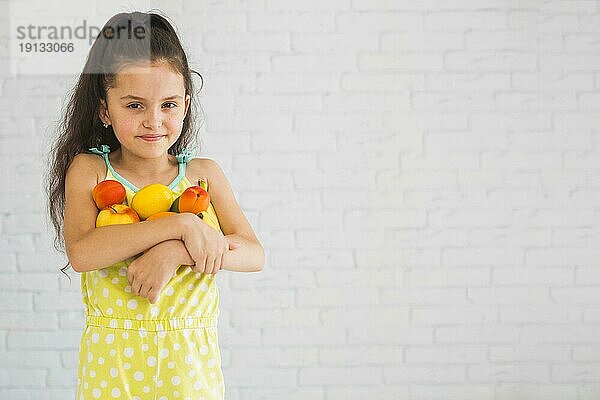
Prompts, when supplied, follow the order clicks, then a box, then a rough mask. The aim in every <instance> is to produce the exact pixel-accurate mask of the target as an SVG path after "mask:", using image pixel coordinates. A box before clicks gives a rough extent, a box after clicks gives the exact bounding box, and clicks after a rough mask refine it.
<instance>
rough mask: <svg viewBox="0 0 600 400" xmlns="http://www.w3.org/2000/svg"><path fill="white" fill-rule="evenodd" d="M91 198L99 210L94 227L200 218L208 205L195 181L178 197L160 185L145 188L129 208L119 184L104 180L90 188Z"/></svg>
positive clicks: (204, 186) (205, 188) (200, 184)
mask: <svg viewBox="0 0 600 400" xmlns="http://www.w3.org/2000/svg"><path fill="white" fill-rule="evenodd" d="M92 197H93V199H94V202H95V203H96V207H98V209H99V210H100V212H99V213H98V217H97V218H96V227H99V226H105V225H118V224H131V223H134V222H140V221H151V220H153V219H157V218H161V217H166V216H169V215H173V214H177V213H183V212H190V213H193V214H196V215H197V216H198V217H200V218H203V215H202V212H203V211H206V210H207V209H208V206H209V204H210V195H209V194H208V183H207V181H206V179H205V178H201V179H199V180H198V185H196V186H190V187H189V188H187V189H185V190H184V191H183V192H182V193H181V195H179V196H174V194H173V192H172V191H171V189H169V187H168V186H165V185H163V184H161V183H153V184H151V185H146V186H144V187H143V188H141V189H140V190H139V191H137V192H136V193H135V194H134V195H133V198H132V199H131V204H130V205H127V204H124V203H126V201H125V200H126V198H127V196H126V193H125V187H124V186H123V185H122V184H121V182H119V181H115V180H112V179H107V180H104V181H102V182H100V183H98V184H97V185H96V186H94V188H93V189H92Z"/></svg>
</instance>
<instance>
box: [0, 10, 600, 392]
mask: <svg viewBox="0 0 600 400" xmlns="http://www.w3.org/2000/svg"><path fill="white" fill-rule="evenodd" d="M8 4H9V3H8V2H7V1H6V0H0V7H1V8H2V12H0V20H2V22H4V24H2V28H1V29H2V31H1V32H0V43H1V44H2V45H1V46H0V51H1V53H0V54H2V56H1V57H0V95H1V97H0V132H1V135H0V159H1V160H2V164H3V166H4V168H1V169H0V184H1V185H2V191H1V192H0V206H1V208H2V210H1V212H0V235H1V236H0V258H1V259H2V262H1V263H0V399H44V400H46V399H61V400H63V399H67V398H74V394H75V384H76V368H77V346H78V340H79V337H80V334H81V331H82V329H83V323H84V320H83V305H82V304H81V299H80V295H79V279H78V275H77V274H76V273H74V272H73V271H70V275H71V277H72V278H73V284H72V285H69V282H68V280H67V279H66V278H64V276H63V275H62V274H60V273H59V272H58V268H60V267H61V266H62V265H63V264H64V257H63V256H62V255H57V254H56V253H55V252H54V251H53V249H52V246H51V240H52V231H51V229H50V227H49V225H48V224H49V222H48V221H46V216H45V215H44V211H43V210H44V209H45V208H44V205H43V204H42V201H43V196H42V194H41V193H40V188H41V181H40V178H41V173H42V172H43V170H44V168H45V166H44V164H43V162H42V159H43V157H44V156H45V155H46V146H47V143H48V138H49V137H50V136H51V135H52V134H53V127H54V124H55V122H56V121H57V119H58V118H59V112H60V107H61V105H62V104H63V103H64V99H65V96H66V91H67V90H68V89H69V88H70V87H71V85H72V83H73V77H72V76H68V75H60V74H59V75H57V76H48V75H43V74H40V75H31V74H18V75H13V74H11V73H10V60H9V54H10V53H9V50H8V49H9V47H8V45H9V43H8V37H9V28H10V26H9V25H10V24H9V21H8V20H7V19H8V15H9V14H8ZM153 7H156V8H160V9H162V10H164V11H165V12H167V13H168V14H169V15H170V17H171V18H172V19H173V20H174V21H175V23H176V25H177V28H178V30H179V31H180V32H181V34H182V39H183V43H184V45H185V47H186V49H187V50H188V51H189V60H190V62H191V65H192V67H193V68H195V69H197V70H199V71H200V72H201V73H202V75H203V77H204V79H205V82H204V84H205V86H204V90H203V94H202V98H201V101H202V104H203V107H204V110H205V111H206V114H207V123H206V125H205V126H204V127H203V128H202V130H201V131H200V133H199V134H200V137H201V142H202V143H203V145H204V152H203V154H202V156H206V157H211V158H215V159H217V160H218V161H219V163H220V164H221V165H222V166H223V168H224V169H225V171H226V173H227V175H228V177H229V179H230V181H231V183H232V185H233V188H234V190H235V192H236V195H237V196H238V200H239V202H240V204H241V206H242V207H243V209H244V211H245V213H246V215H247V216H248V218H249V219H250V221H251V223H252V225H253V227H254V229H255V231H256V232H257V234H258V236H259V238H260V239H261V241H262V243H263V245H264V247H265V250H266V254H267V263H266V265H265V269H264V271H263V272H261V273H260V274H241V273H231V272H221V273H220V275H219V283H220V294H221V309H222V314H221V319H220V332H219V335H220V345H221V348H222V357H223V369H224V374H225V379H226V387H227V389H226V395H227V399H228V400H257V399H264V400H267V399H272V400H274V399H278V400H279V399H286V400H299V399H303V400H305V399H311V400H338V399H339V400H358V399H360V400H362V399H369V400H400V399H402V400H404V399H407V400H520V399H527V400H530V399H536V400H570V399H578V400H583V399H586V400H587V399H597V398H599V397H600V263H599V262H598V260H600V251H598V250H597V248H596V246H597V245H598V243H599V241H600V234H599V233H598V229H597V226H598V215H599V213H598V209H597V203H596V201H598V200H599V199H600V171H599V167H600V161H599V160H600V157H599V155H600V154H598V153H599V152H600V147H599V146H600V143H599V141H600V139H599V133H598V132H599V128H598V127H599V126H600V118H599V117H598V115H597V111H598V110H599V109H600V92H598V91H597V90H598V89H599V88H600V56H599V55H598V50H599V49H600V47H599V45H598V42H599V41H598V39H599V35H600V28H599V27H600V0H570V1H547V0H419V1H408V0H407V1H404V0H329V1H296V0H285V1H284V0H251V1H243V0H237V1H191V0H180V1H175V2H170V3H169V5H165V4H157V2H150V1H137V2H135V1H133V2H127V5H125V10H126V11H130V10H132V9H135V8H138V9H141V10H147V9H150V8H153ZM73 10H77V11H76V12H74V14H73V13H71V14H73V15H72V17H73V18H74V19H75V20H77V19H78V18H88V19H89V20H90V21H94V22H96V21H97V22H98V23H99V24H102V23H103V22H104V21H105V20H106V19H107V18H108V16H109V15H112V14H113V13H116V12H119V11H123V8H122V3H121V2H120V1H109V2H106V1H102V2H100V1H98V2H95V6H90V7H89V11H88V9H87V8H86V11H82V9H81V8H80V7H77V8H73ZM85 13H89V14H85Z"/></svg>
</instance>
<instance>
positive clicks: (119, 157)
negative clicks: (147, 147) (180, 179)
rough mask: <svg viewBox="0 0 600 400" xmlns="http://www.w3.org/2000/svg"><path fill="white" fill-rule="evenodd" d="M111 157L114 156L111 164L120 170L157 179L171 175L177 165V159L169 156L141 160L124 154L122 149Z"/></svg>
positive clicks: (127, 153)
mask: <svg viewBox="0 0 600 400" xmlns="http://www.w3.org/2000/svg"><path fill="white" fill-rule="evenodd" d="M110 155H112V156H113V157H112V159H111V160H110V162H111V164H115V165H116V166H117V167H118V168H119V169H121V170H125V171H128V172H133V173H134V174H137V175H143V176H146V177H148V178H156V179H160V178H162V177H164V176H165V175H170V173H171V171H172V169H173V166H174V165H176V163H177V162H176V160H175V158H174V157H173V156H171V155H169V154H164V156H162V157H158V158H140V157H137V156H136V155H135V154H132V153H130V152H128V151H127V150H125V152H123V151H122V147H119V148H118V149H117V150H115V151H113V152H112V153H110ZM141 172H143V173H141Z"/></svg>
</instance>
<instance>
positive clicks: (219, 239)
mask: <svg viewBox="0 0 600 400" xmlns="http://www.w3.org/2000/svg"><path fill="white" fill-rule="evenodd" d="M188 221H189V222H188V223H187V225H186V229H185V230H184V233H183V235H182V238H181V240H183V243H184V244H185V247H186V248H187V251H188V253H190V257H192V260H194V263H195V264H194V265H192V266H191V267H192V270H193V271H195V272H200V273H207V274H216V273H217V272H219V270H220V269H221V265H222V262H223V254H224V253H225V252H226V251H228V250H229V249H230V245H229V241H228V240H227V239H226V238H225V236H224V235H223V233H222V232H220V231H218V230H216V229H213V228H212V227H211V226H209V225H208V224H207V223H206V222H204V221H202V220H201V219H200V218H198V216H197V215H194V214H191V213H190V218H188ZM232 247H233V248H235V247H238V246H236V245H235V244H232Z"/></svg>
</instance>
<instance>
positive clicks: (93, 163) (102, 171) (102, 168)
mask: <svg viewBox="0 0 600 400" xmlns="http://www.w3.org/2000/svg"><path fill="white" fill-rule="evenodd" d="M75 158H77V159H79V160H81V161H83V162H85V163H86V164H87V165H89V167H90V168H91V169H93V170H94V172H95V173H96V182H98V183H100V182H101V181H103V180H104V177H105V176H106V169H107V168H106V163H105V162H104V160H103V159H102V157H98V156H97V155H96V154H93V153H78V154H76V155H75V157H73V160H75Z"/></svg>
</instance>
